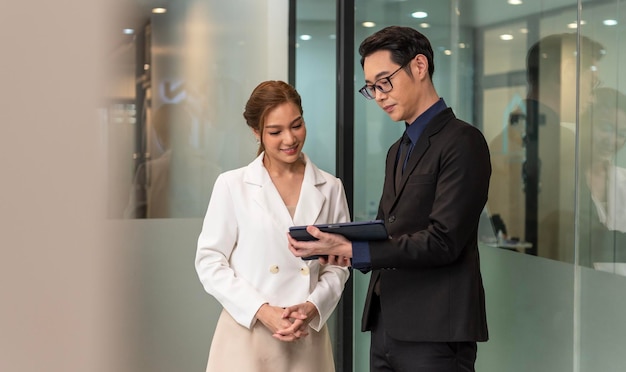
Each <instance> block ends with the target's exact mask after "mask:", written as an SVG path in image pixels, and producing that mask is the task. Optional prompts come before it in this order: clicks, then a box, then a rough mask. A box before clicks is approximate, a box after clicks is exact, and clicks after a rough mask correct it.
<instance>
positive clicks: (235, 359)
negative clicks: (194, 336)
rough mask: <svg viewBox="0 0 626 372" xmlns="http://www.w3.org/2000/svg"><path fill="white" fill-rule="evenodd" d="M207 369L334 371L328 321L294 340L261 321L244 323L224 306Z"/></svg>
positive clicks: (210, 371) (219, 371)
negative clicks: (281, 337) (250, 325)
mask: <svg viewBox="0 0 626 372" xmlns="http://www.w3.org/2000/svg"><path fill="white" fill-rule="evenodd" d="M206 370H207V372H230V371H237V372H239V371H241V372H266V371H267V372H334V371H335V363H334V361H333V351H332V347H331V344H330V336H329V334H328V329H327V327H326V325H324V327H322V329H321V330H320V332H316V331H314V330H313V329H312V328H309V334H308V336H306V337H304V338H302V339H300V340H298V341H293V342H284V341H280V340H277V339H275V338H273V337H272V334H271V333H270V331H269V330H268V329H267V328H266V327H265V326H264V325H263V324H262V323H261V322H259V321H257V322H256V324H255V325H254V327H253V328H252V329H250V330H249V329H247V328H246V327H242V326H241V325H240V324H238V323H237V322H235V320H234V319H233V318H232V317H231V316H230V314H228V312H226V311H225V310H222V313H221V314H220V318H219V320H218V321H217V327H216V328H215V334H214V335H213V341H212V342H211V350H210V352H209V362H208V364H207V369H206Z"/></svg>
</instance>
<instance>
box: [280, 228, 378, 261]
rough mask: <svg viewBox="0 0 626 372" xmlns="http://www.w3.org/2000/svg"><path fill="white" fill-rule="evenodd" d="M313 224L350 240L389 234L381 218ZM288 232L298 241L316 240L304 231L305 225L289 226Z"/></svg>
mask: <svg viewBox="0 0 626 372" xmlns="http://www.w3.org/2000/svg"><path fill="white" fill-rule="evenodd" d="M314 226H315V227H317V228H318V229H320V230H322V231H324V232H328V233H333V234H341V235H343V236H345V237H346V239H348V240H352V241H369V240H385V239H388V238H389V234H387V229H386V228H385V223H384V222H383V221H382V220H374V221H357V222H342V223H326V224H317V225H314ZM289 234H290V235H291V236H292V237H293V238H294V239H296V240H300V241H310V240H316V239H315V238H314V237H313V236H312V235H311V234H309V233H308V232H307V231H306V225H303V226H291V227H290V228H289ZM319 257H320V256H309V257H302V259H303V260H313V259H317V258H319Z"/></svg>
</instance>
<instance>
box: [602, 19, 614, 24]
mask: <svg viewBox="0 0 626 372" xmlns="http://www.w3.org/2000/svg"><path fill="white" fill-rule="evenodd" d="M602 24H603V25H605V26H616V25H617V20H615V19H605V20H604V21H602Z"/></svg>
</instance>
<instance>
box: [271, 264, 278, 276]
mask: <svg viewBox="0 0 626 372" xmlns="http://www.w3.org/2000/svg"><path fill="white" fill-rule="evenodd" d="M270 273H272V274H276V273H278V265H272V266H270Z"/></svg>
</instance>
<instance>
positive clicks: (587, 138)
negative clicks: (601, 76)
mask: <svg viewBox="0 0 626 372" xmlns="http://www.w3.org/2000/svg"><path fill="white" fill-rule="evenodd" d="M583 118H584V119H583V120H585V122H584V126H583V127H582V128H583V129H584V132H583V134H582V135H581V137H582V140H581V149H582V150H581V151H582V156H581V158H582V170H583V171H582V175H581V177H582V178H583V180H582V181H583V185H582V188H581V195H582V197H581V212H580V214H581V223H580V226H581V240H580V242H581V244H580V246H581V259H580V262H581V264H582V265H587V266H591V265H598V264H599V263H607V262H616V261H619V262H626V249H623V248H620V247H621V246H622V245H623V244H626V239H625V235H624V233H625V232H626V168H625V167H623V166H620V165H618V164H616V161H615V159H616V154H617V153H618V152H619V151H620V150H621V149H622V148H623V147H624V144H625V143H626V96H625V95H624V94H623V93H621V92H618V91H617V90H615V89H612V88H599V89H597V90H596V91H595V101H594V103H593V104H592V105H591V107H590V108H589V111H588V112H587V113H586V114H585V115H583Z"/></svg>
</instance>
